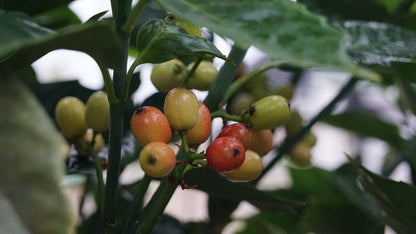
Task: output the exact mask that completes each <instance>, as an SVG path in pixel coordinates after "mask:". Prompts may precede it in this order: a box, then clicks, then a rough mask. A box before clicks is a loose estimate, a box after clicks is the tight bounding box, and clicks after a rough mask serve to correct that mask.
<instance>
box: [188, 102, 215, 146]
mask: <svg viewBox="0 0 416 234" xmlns="http://www.w3.org/2000/svg"><path fill="white" fill-rule="evenodd" d="M210 134H211V113H210V112H209V109H208V108H207V107H206V106H205V104H204V103H202V102H199V110H198V121H197V122H196V124H195V126H194V127H193V128H191V129H189V130H188V131H186V141H187V143H188V144H190V145H199V144H202V143H204V142H205V141H206V140H207V139H208V137H209V136H210Z"/></svg>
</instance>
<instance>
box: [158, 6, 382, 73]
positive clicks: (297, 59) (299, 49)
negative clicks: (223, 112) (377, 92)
mask: <svg viewBox="0 0 416 234" xmlns="http://www.w3.org/2000/svg"><path fill="white" fill-rule="evenodd" d="M158 2H159V4H160V5H161V6H162V7H163V8H164V9H166V10H167V11H169V12H171V13H172V14H173V15H176V16H177V17H179V18H181V19H182V20H184V21H187V22H188V23H191V24H193V25H198V26H204V27H207V28H209V29H210V30H212V31H213V32H215V33H218V34H219V35H222V36H224V37H228V38H231V39H233V40H234V41H235V43H237V45H239V46H241V47H242V48H243V49H247V48H248V47H249V46H251V45H254V46H255V47H257V48H259V49H260V50H262V51H263V52H265V53H267V54H268V55H269V56H270V57H271V59H272V60H278V61H283V62H286V63H288V64H291V65H295V66H298V67H302V68H309V67H322V68H328V69H336V70H342V71H347V72H351V73H352V74H353V75H355V76H357V77H360V78H366V79H370V80H379V76H378V75H377V74H375V73H374V72H371V71H369V70H367V69H364V68H361V67H358V66H356V65H355V64H354V63H353V62H352V61H351V59H350V58H349V57H348V55H347V53H346V51H345V48H344V45H343V44H344V43H343V42H344V35H343V34H342V33H340V32H339V31H337V30H336V29H334V28H332V27H330V26H329V25H328V24H327V23H326V22H325V19H324V18H322V17H319V16H317V15H314V14H312V13H310V12H309V11H307V10H306V8H304V7H303V6H302V5H301V4H298V3H296V2H292V1H287V0H271V1H251V0H245V1H241V0H228V1H222V0H212V1H202V0H176V1H172V0H158ZM236 6H238V7H236Z"/></svg>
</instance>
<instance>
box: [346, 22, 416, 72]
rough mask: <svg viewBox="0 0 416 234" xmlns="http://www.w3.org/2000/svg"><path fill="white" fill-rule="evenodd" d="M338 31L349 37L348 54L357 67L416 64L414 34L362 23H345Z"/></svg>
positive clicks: (392, 27) (386, 26)
mask: <svg viewBox="0 0 416 234" xmlns="http://www.w3.org/2000/svg"><path fill="white" fill-rule="evenodd" d="M339 28H340V29H341V30H343V31H344V32H345V33H348V34H349V35H350V36H351V39H350V41H349V42H348V45H347V47H348V51H349V53H350V55H351V56H352V57H353V58H354V60H355V61H356V62H358V63H360V64H364V65H381V66H390V64H391V63H392V62H416V60H415V59H416V32H415V31H412V30H406V29H403V28H401V27H399V26H396V25H391V24H385V23H377V22H365V21H346V22H344V23H343V24H342V25H340V26H339Z"/></svg>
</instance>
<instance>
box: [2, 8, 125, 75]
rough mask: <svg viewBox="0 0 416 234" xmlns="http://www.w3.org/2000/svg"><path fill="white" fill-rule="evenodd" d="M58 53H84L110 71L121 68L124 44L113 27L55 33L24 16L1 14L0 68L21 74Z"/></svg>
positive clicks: (82, 27) (101, 25) (94, 25)
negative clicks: (65, 50)
mask: <svg viewBox="0 0 416 234" xmlns="http://www.w3.org/2000/svg"><path fill="white" fill-rule="evenodd" d="M102 38H105V40H102ZM56 49H69V50H78V51H83V52H85V53H87V54H89V55H90V56H92V57H93V58H96V59H98V60H100V61H101V62H103V63H104V64H105V65H106V66H108V67H111V68H119V67H121V66H122V64H121V61H122V56H123V52H122V48H121V44H120V42H119V40H118V37H117V35H116V33H115V32H114V30H113V27H112V26H111V24H107V23H104V22H100V23H88V24H82V25H79V26H73V27H69V28H65V29H64V30H62V31H60V32H59V33H55V32H53V31H51V30H49V29H46V28H43V27H41V26H39V25H37V24H36V23H35V22H33V21H31V20H30V18H29V17H27V16H25V15H23V14H20V13H8V12H0V58H2V59H0V67H5V68H8V69H11V70H18V69H19V68H21V67H24V66H26V65H29V64H31V63H32V62H34V61H35V60H37V59H38V58H40V57H42V56H43V55H45V54H46V53H48V52H50V51H53V50H56ZM108 54H111V56H108ZM4 56H8V57H6V58H4Z"/></svg>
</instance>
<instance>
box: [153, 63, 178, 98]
mask: <svg viewBox="0 0 416 234" xmlns="http://www.w3.org/2000/svg"><path fill="white" fill-rule="evenodd" d="M184 71H185V64H183V62H182V61H181V60H179V59H172V60H169V61H167V62H164V63H159V64H155V65H154V66H153V69H152V74H151V75H150V80H151V81H152V83H153V85H154V86H155V87H156V88H157V89H158V90H159V91H162V92H168V91H169V90H171V89H173V88H176V87H178V86H179V85H180V84H181V81H182V77H183V75H184Z"/></svg>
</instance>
